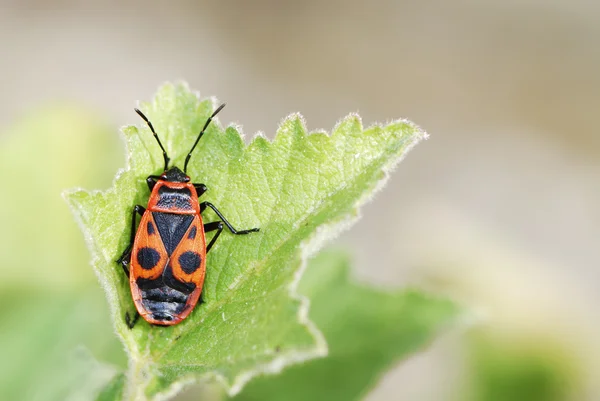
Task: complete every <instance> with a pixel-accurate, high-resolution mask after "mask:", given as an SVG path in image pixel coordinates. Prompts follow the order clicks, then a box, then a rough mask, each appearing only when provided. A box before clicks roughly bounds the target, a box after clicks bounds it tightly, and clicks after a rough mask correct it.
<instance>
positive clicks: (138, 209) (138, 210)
mask: <svg viewBox="0 0 600 401" xmlns="http://www.w3.org/2000/svg"><path fill="white" fill-rule="evenodd" d="M145 211H146V209H145V208H144V207H143V206H140V205H135V206H134V207H133V212H132V213H131V239H130V241H129V245H127V248H125V251H124V252H123V254H122V255H121V257H120V258H119V259H118V260H117V263H118V264H120V265H121V266H123V271H124V272H125V274H126V275H127V277H129V258H130V257H131V250H132V248H133V240H135V228H136V224H135V223H136V221H135V220H136V219H135V215H136V214H139V215H140V216H141V215H143V214H144V212H145Z"/></svg>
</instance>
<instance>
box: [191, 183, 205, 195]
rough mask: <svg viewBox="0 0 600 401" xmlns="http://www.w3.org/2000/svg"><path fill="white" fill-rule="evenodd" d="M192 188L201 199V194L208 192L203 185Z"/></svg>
mask: <svg viewBox="0 0 600 401" xmlns="http://www.w3.org/2000/svg"><path fill="white" fill-rule="evenodd" d="M194 188H196V192H197V193H198V197H201V196H202V194H203V193H205V192H206V191H208V188H206V185H204V184H194Z"/></svg>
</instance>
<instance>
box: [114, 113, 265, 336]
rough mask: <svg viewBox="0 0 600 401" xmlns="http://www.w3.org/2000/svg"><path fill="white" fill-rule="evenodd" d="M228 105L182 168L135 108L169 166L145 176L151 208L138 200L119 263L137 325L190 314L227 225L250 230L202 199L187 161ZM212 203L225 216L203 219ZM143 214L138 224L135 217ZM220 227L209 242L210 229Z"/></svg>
mask: <svg viewBox="0 0 600 401" xmlns="http://www.w3.org/2000/svg"><path fill="white" fill-rule="evenodd" d="M223 107H225V104H222V105H221V106H219V108H217V109H216V110H215V111H214V113H213V114H212V115H211V116H210V117H209V118H208V120H207V121H206V123H205V124H204V128H202V130H201V131H200V134H198V137H197V138H196V142H194V145H193V146H192V149H191V150H190V151H189V153H188V154H187V157H186V158H185V164H184V166H183V171H181V170H180V169H179V168H177V167H176V166H173V167H171V168H169V161H170V159H169V157H168V156H167V152H166V151H165V148H164V147H163V145H162V143H161V142H160V139H159V138H158V135H157V134H156V131H154V127H153V126H152V123H151V122H150V120H148V118H147V117H146V116H145V115H144V114H143V113H142V112H141V111H140V110H138V109H135V111H136V113H138V114H139V115H140V117H141V118H142V119H143V120H144V121H145V122H146V124H148V127H149V128H150V131H152V134H153V135H154V138H155V139H156V142H158V146H160V149H161V150H162V153H163V158H164V161H165V168H164V171H163V173H162V174H161V175H150V176H149V177H148V178H147V179H146V182H147V184H148V187H149V188H150V192H151V193H150V198H149V200H148V206H147V207H146V208H144V207H142V206H141V205H136V206H135V207H134V208H133V213H132V215H131V240H130V243H129V245H128V246H127V248H126V249H125V251H124V252H123V254H122V255H121V257H120V258H119V259H118V260H117V263H119V264H121V266H122V267H123V270H124V271H125V274H126V275H127V277H129V285H130V288H131V295H132V297H133V301H134V303H135V307H136V310H137V311H136V313H135V316H134V317H133V318H131V317H130V316H129V314H128V313H127V314H126V315H125V321H126V323H127V325H128V326H129V327H130V328H133V326H134V325H135V323H136V321H137V319H138V318H139V317H140V315H141V316H142V317H143V318H144V319H145V320H146V321H147V322H148V323H151V324H155V325H161V326H172V325H175V324H177V323H179V322H181V321H182V320H183V319H185V318H186V317H187V316H188V315H189V314H190V313H191V312H192V310H193V309H194V307H195V306H196V304H197V303H198V299H199V298H200V295H201V293H202V286H203V284H204V275H205V272H206V254H207V253H208V251H210V249H211V248H212V246H213V245H214V243H215V241H216V240H217V238H219V235H221V232H222V231H223V225H225V226H226V227H227V228H228V229H229V231H231V233H232V234H237V235H240V234H248V233H251V232H256V231H258V230H259V229H258V228H252V229H250V230H236V229H235V228H233V226H232V225H231V224H230V223H229V221H227V219H226V218H225V217H224V216H223V214H222V213H221V212H220V211H219V210H218V209H217V208H216V207H215V206H214V205H213V204H212V203H210V202H202V203H199V201H198V198H199V197H200V196H202V194H204V192H206V190H207V188H206V186H205V185H204V184H194V183H192V182H190V177H189V176H188V175H187V173H186V172H187V166H188V162H189V161H190V158H191V157H192V152H193V151H194V149H195V148H196V145H197V144H198V142H199V141H200V138H202V135H204V131H205V130H206V128H207V127H208V125H209V124H210V122H211V121H212V119H213V118H214V117H215V116H216V115H217V113H218V112H219V111H221V110H222V109H223ZM207 207H209V208H211V209H212V210H213V211H214V212H215V213H216V214H217V216H219V218H220V219H221V220H220V221H215V222H211V223H207V224H204V223H203V222H202V215H201V213H202V212H203V211H204V210H205V209H206V208H207ZM138 214H139V215H140V216H142V218H141V220H140V223H139V225H138V227H137V230H136V220H137V219H136V217H137V215H138ZM209 231H216V233H215V235H214V236H213V238H212V240H211V241H210V243H209V244H208V245H206V238H205V233H206V232H209Z"/></svg>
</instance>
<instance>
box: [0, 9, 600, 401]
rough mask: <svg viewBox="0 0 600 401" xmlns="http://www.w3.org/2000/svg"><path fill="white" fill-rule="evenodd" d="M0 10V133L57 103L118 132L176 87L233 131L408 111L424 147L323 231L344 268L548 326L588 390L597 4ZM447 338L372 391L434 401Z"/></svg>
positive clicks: (523, 330)
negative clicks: (345, 227) (348, 215)
mask: <svg viewBox="0 0 600 401" xmlns="http://www.w3.org/2000/svg"><path fill="white" fill-rule="evenodd" d="M0 4H1V13H0V50H1V56H0V57H1V60H2V62H1V63H0V88H1V90H0V128H2V131H5V128H6V127H8V126H10V124H11V123H12V122H13V121H15V120H16V119H17V118H18V116H20V115H22V114H23V113H25V112H26V111H28V110H30V109H32V108H34V107H37V106H39V105H43V104H44V103H45V102H49V101H54V100H56V99H65V100H71V101H76V102H78V103H81V104H85V105H86V106H88V107H90V108H95V109H96V110H98V111H99V112H100V113H102V114H104V115H105V116H106V118H107V120H108V121H109V122H111V123H112V124H113V125H114V127H115V130H116V129H117V127H119V126H121V125H125V124H131V123H138V122H139V121H138V118H137V117H136V115H135V114H134V113H133V110H132V109H133V107H135V106H136V102H137V101H138V100H148V99H150V98H151V96H152V95H153V93H154V91H155V90H156V88H157V87H158V85H159V84H161V83H162V82H164V81H167V80H176V79H184V80H186V81H188V82H189V84H190V86H191V87H192V88H194V89H196V90H198V91H200V93H201V95H202V96H216V97H217V98H218V99H219V100H221V101H226V102H227V103H228V106H227V109H226V110H225V112H224V113H221V115H220V121H221V122H222V123H223V124H229V123H231V122H235V123H239V124H241V125H242V126H243V129H244V132H245V133H246V135H247V136H250V135H253V134H254V133H255V132H256V131H259V130H260V131H263V132H265V133H266V135H267V136H272V135H273V134H274V132H275V130H276V128H277V125H278V122H279V121H280V120H281V119H282V118H283V117H284V116H285V115H287V114H289V113H291V112H296V111H300V112H301V113H302V114H303V115H304V116H305V118H306V121H307V125H308V128H309V129H311V130H312V129H318V128H323V129H327V130H329V129H331V128H332V127H333V126H334V125H335V123H336V121H337V120H338V119H340V118H341V117H343V116H344V115H345V114H347V113H348V112H354V111H356V112H359V113H360V115H361V116H362V117H363V121H364V123H365V125H369V124H371V123H373V122H375V121H382V122H384V121H388V120H391V119H395V118H400V117H404V118H409V119H411V120H412V121H414V122H416V123H417V124H419V125H420V126H422V127H423V128H424V129H426V130H427V131H428V132H429V133H430V134H431V138H430V139H429V140H428V141H427V142H425V143H423V144H421V145H419V146H418V147H417V148H416V149H415V150H414V151H413V152H412V153H411V154H410V155H409V156H408V157H407V158H406V160H405V161H404V162H403V163H402V164H401V165H400V166H399V168H398V169H397V171H396V172H395V173H394V175H393V176H392V178H391V180H390V182H389V184H388V186H387V187H386V188H385V190H384V191H382V192H381V193H379V194H378V195H377V197H376V198H375V199H374V201H373V202H372V203H371V204H370V205H368V206H367V207H366V208H364V210H363V219H362V220H361V221H360V222H359V223H358V224H357V225H356V226H354V227H353V228H352V230H351V231H349V232H347V233H345V234H344V235H343V236H342V237H341V238H340V239H339V242H340V243H342V244H346V245H348V246H351V247H352V249H353V250H354V251H353V252H354V255H355V256H356V269H357V275H358V276H359V277H360V278H361V279H363V280H368V281H370V282H373V283H377V284H379V285H384V286H402V285H406V284H407V283H409V284H418V285H423V286H427V287H428V288H432V289H435V290H436V291H440V290H441V291H444V292H446V293H449V294H451V295H452V296H454V297H456V298H457V299H459V300H461V301H463V302H465V304H467V305H470V306H471V307H473V308H474V311H475V312H474V313H473V317H472V321H473V322H479V323H476V324H480V325H485V326H489V327H491V328H492V331H494V332H501V333H509V334H507V335H508V336H509V337H512V336H514V337H518V338H527V337H531V338H534V339H537V338H539V337H540V336H541V337H544V338H545V337H550V338H551V341H556V342H558V343H560V344H561V346H564V347H565V349H567V353H570V354H572V355H574V358H575V360H577V361H578V362H577V363H579V364H580V369H581V370H582V372H583V373H582V374H581V376H582V383H581V385H580V386H579V391H578V392H576V394H574V395H573V396H572V399H577V400H579V399H581V400H592V399H598V398H600V389H599V388H597V386H599V384H598V380H597V379H598V377H600V369H598V362H596V361H597V360H600V350H599V345H598V342H599V340H598V338H600V336H599V334H600V325H599V323H598V312H597V305H598V304H599V302H600V291H599V290H598V289H599V287H600V269H599V264H598V259H599V256H598V255H599V252H598V249H599V246H598V242H599V241H600V207H599V205H600V135H599V134H598V130H597V127H596V120H597V115H598V113H599V110H600V74H599V71H600V24H599V23H598V22H599V21H600V3H595V2H589V1H566V0H565V1H558V0H550V1H542V0H525V1H487V0H485V1H443V0H437V1H427V2H409V1H385V0H379V1H371V2H359V1H327V2H320V1H267V0H263V1H254V2H193V1H186V2H141V1H139V2H137V1H124V2H120V1H105V2H93V1H80V2H77V1H57V2H45V1H24V2H17V1H3V2H0ZM117 167H118V166H114V168H115V169H116V168H117ZM465 331H466V330H465ZM463 347H464V336H463V332H458V333H450V334H448V335H446V336H445V337H443V338H442V339H441V340H439V341H437V342H436V343H435V344H433V345H432V347H431V348H430V349H429V350H428V351H426V352H425V353H423V354H421V355H418V356H415V357H414V358H413V359H411V360H410V361H409V362H408V363H404V364H402V365H401V366H399V367H398V368H397V369H396V370H394V371H393V372H392V373H390V374H388V375H387V376H386V377H385V378H384V380H383V382H382V383H381V384H380V385H379V386H378V387H377V389H376V390H375V391H374V392H373V393H372V394H371V395H370V396H369V399H370V400H415V399H419V400H445V399H449V398H448V394H451V393H453V392H455V391H457V390H456V389H457V388H458V387H460V386H463V385H464V378H463V373H462V372H463V370H462V369H463V367H464V365H465V363H466V362H465V360H466V358H465V353H464V352H463V351H462V350H463Z"/></svg>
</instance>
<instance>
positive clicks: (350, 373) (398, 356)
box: [234, 252, 459, 401]
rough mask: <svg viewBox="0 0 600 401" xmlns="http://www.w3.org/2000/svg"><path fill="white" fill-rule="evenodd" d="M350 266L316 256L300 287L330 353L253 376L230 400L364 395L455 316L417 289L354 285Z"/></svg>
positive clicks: (330, 255)
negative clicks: (276, 371)
mask: <svg viewBox="0 0 600 401" xmlns="http://www.w3.org/2000/svg"><path fill="white" fill-rule="evenodd" d="M349 264H350V263H349V260H348V257H346V256H344V255H343V254H340V253H337V252H325V253H322V254H320V255H318V256H317V257H316V258H315V259H314V260H313V261H311V262H310V264H309V268H308V270H307V272H306V274H305V277H304V278H303V279H302V282H301V285H300V293H302V294H304V295H306V296H307V297H308V298H309V299H310V300H311V308H310V314H309V317H310V318H311V319H312V320H313V321H314V322H315V324H316V325H317V326H318V327H319V328H320V329H321V330H322V331H323V334H324V335H325V338H326V339H327V343H328V344H329V355H328V356H327V357H325V358H322V359H317V360H312V361H308V362H305V363H304V364H302V365H296V366H292V367H289V368H287V369H285V370H284V371H283V372H282V373H281V374H280V375H278V376H272V377H269V376H266V377H262V378H259V379H256V380H254V381H252V382H250V383H249V384H248V385H247V386H246V387H245V388H244V390H243V391H242V392H241V393H240V394H239V395H238V396H236V397H235V398H234V399H235V400H238V401H254V400H256V401H271V400H273V401H275V400H286V401H307V400H328V401H337V400H339V401H350V400H359V399H362V398H363V397H364V395H365V394H366V393H367V392H368V391H369V390H370V389H371V388H372V387H373V385H374V384H375V383H377V381H378V380H379V378H380V377H381V375H382V374H383V373H384V372H385V371H386V370H387V369H388V368H389V367H390V366H392V365H393V364H395V363H397V362H398V361H400V360H402V359H403V358H406V357H407V356H409V355H411V354H413V353H414V352H417V351H418V350H420V349H422V348H423V347H424V346H426V345H427V344H428V343H429V342H430V341H431V340H432V339H433V338H434V336H435V335H436V334H437V333H438V332H439V331H440V330H441V329H442V328H443V327H446V326H447V325H448V324H449V323H451V322H452V320H454V319H455V318H456V317H457V315H458V312H459V310H458V308H457V307H456V306H455V305H454V304H453V303H452V302H450V301H448V300H445V299H442V298H438V297H433V296H430V295H427V294H425V293H422V292H420V291H416V290H399V291H383V290H379V289H376V288H372V287H370V286H366V285H361V284H357V283H354V282H352V281H351V280H350V279H349Z"/></svg>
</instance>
